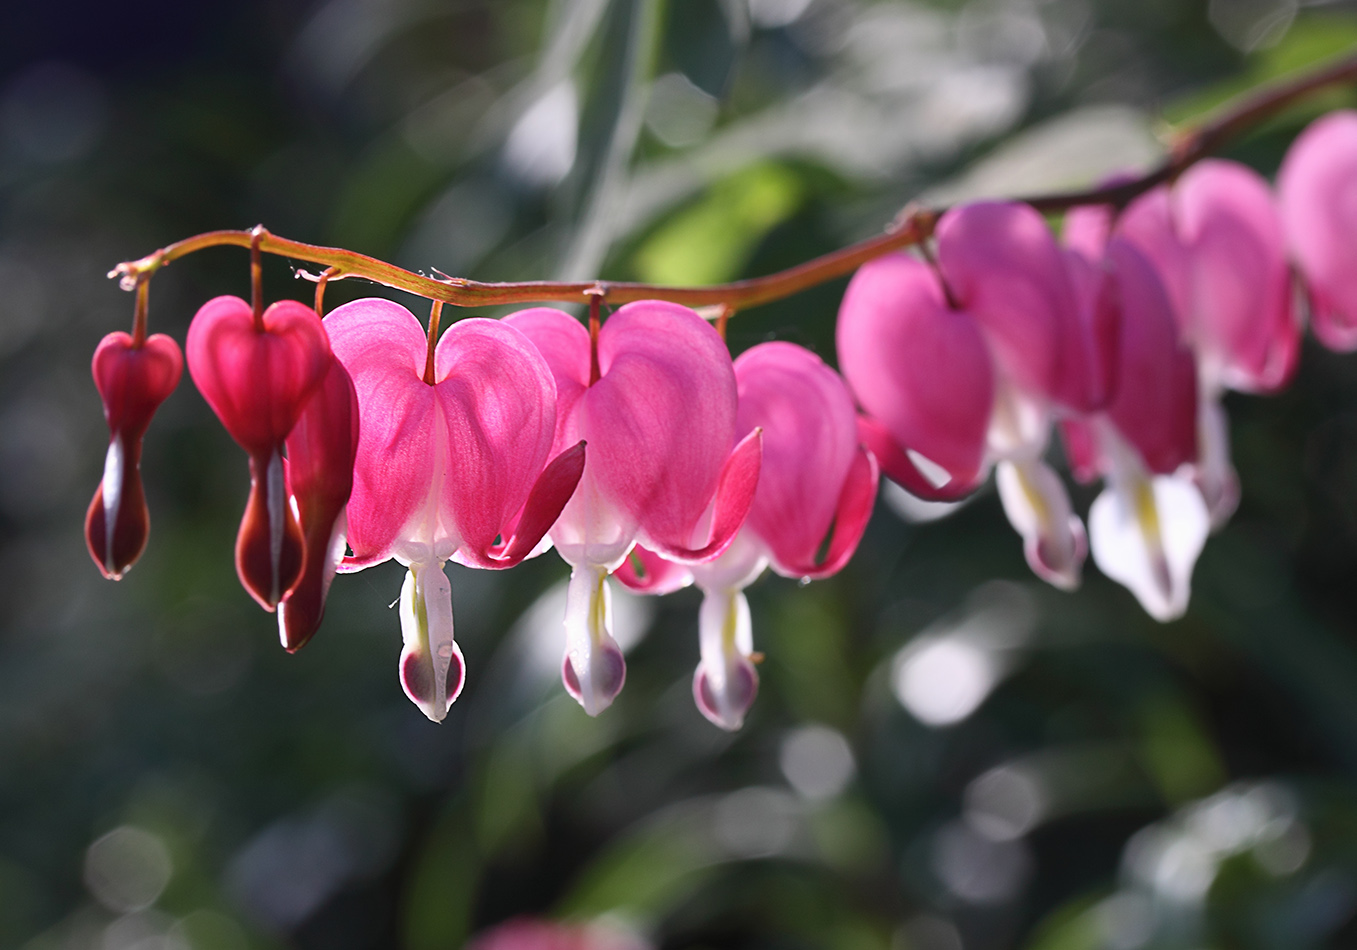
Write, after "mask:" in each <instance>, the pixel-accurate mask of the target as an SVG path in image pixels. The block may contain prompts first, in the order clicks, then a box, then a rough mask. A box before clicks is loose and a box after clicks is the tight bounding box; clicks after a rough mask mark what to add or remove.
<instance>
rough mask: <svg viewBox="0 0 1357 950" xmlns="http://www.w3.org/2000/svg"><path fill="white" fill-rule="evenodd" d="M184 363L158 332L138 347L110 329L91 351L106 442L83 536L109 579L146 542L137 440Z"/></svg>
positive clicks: (170, 342) (147, 518)
mask: <svg viewBox="0 0 1357 950" xmlns="http://www.w3.org/2000/svg"><path fill="white" fill-rule="evenodd" d="M183 368H184V358H183V356H182V354H181V353H180V352H179V344H177V343H175V342H174V340H172V339H170V338H169V337H167V336H164V335H162V334H159V333H157V334H156V335H154V336H152V337H150V338H149V339H147V340H146V341H145V342H144V343H143V344H142V345H141V346H140V347H137V346H133V344H132V338H131V337H130V336H128V335H127V334H126V333H121V332H119V333H110V334H108V336H106V337H104V338H103V340H101V341H100V343H99V346H98V348H97V349H95V351H94V359H93V360H92V361H91V363H90V370H91V373H92V374H93V376H94V384H95V386H96V387H97V388H98V390H99V398H100V399H101V400H102V401H103V404H104V418H105V419H106V420H107V421H108V431H109V443H108V452H107V455H106V457H105V460H104V477H103V479H102V480H101V481H100V482H99V487H98V488H97V489H96V490H95V492H94V498H93V500H91V502H90V506H89V509H88V510H87V512H86V514H85V542H86V544H87V546H88V547H89V552H90V557H92V558H93V559H94V563H95V564H97V565H98V566H99V570H100V571H101V572H102V573H103V575H104V576H105V577H107V578H110V579H111V580H118V579H119V578H121V577H122V575H123V574H124V573H125V572H126V571H127V570H128V568H130V567H131V566H132V565H133V564H134V563H136V560H137V558H139V557H141V552H142V551H143V550H145V548H146V541H147V538H148V537H149V535H150V530H151V520H150V513H149V512H148V511H147V509H146V498H145V494H144V493H143V491H142V485H141V471H140V467H141V440H142V437H143V436H144V435H145V433H146V428H147V426H149V425H150V422H151V416H152V415H153V414H154V413H155V411H156V409H157V408H158V407H159V406H160V404H161V403H162V402H164V401H165V399H166V398H167V397H168V396H169V394H170V393H171V392H173V391H174V387H175V386H177V385H178V384H179V377H180V376H181V375H182V373H183Z"/></svg>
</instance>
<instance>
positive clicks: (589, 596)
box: [561, 564, 627, 716]
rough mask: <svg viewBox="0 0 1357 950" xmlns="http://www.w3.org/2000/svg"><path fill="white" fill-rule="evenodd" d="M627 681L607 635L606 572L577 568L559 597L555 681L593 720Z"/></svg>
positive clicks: (592, 567)
mask: <svg viewBox="0 0 1357 950" xmlns="http://www.w3.org/2000/svg"><path fill="white" fill-rule="evenodd" d="M626 678H627V662H626V660H625V659H624V658H623V656H622V649H621V647H619V646H618V645H617V641H616V640H614V639H613V634H612V592H611V591H610V590H609V589H608V570H607V568H604V567H599V566H597V565H593V564H577V565H574V566H573V567H572V568H571V571H570V586H569V587H567V588H566V595H565V659H564V661H563V662H562V664H561V679H562V681H563V682H564V683H565V688H566V691H567V692H569V693H570V695H571V696H574V697H575V699H576V700H577V701H578V702H579V704H580V705H581V706H583V707H584V711H585V712H587V713H588V714H589V715H591V716H597V715H598V714H599V713H601V712H603V710H605V709H607V708H608V707H609V706H611V705H612V702H613V700H614V699H616V698H617V694H618V693H620V692H621V691H622V684H623V683H624V682H625V681H626Z"/></svg>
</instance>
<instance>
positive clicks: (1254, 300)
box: [1173, 159, 1300, 392]
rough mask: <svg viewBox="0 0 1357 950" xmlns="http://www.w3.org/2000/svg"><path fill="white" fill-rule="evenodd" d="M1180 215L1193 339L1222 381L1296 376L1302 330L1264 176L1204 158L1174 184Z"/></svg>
mask: <svg viewBox="0 0 1357 950" xmlns="http://www.w3.org/2000/svg"><path fill="white" fill-rule="evenodd" d="M1173 198H1174V212H1175V221H1176V224H1177V226H1178V229H1179V233H1180V234H1181V236H1182V239H1183V241H1184V243H1185V244H1186V245H1187V247H1188V248H1189V249H1190V254H1191V261H1192V299H1191V306H1192V317H1193V330H1194V339H1195V340H1196V341H1197V345H1198V347H1199V349H1200V352H1201V355H1202V358H1203V359H1205V360H1216V361H1219V364H1220V367H1221V370H1220V371H1221V374H1222V376H1221V381H1222V382H1223V383H1224V384H1225V385H1227V386H1229V387H1231V388H1233V389H1242V390H1247V391H1259V392H1269V391H1272V390H1276V389H1278V388H1280V387H1281V386H1284V385H1285V384H1286V383H1287V382H1289V381H1290V378H1291V374H1292V372H1293V371H1294V369H1295V365H1296V358H1297V355H1298V349H1299V340H1300V330H1299V327H1298V325H1297V323H1296V319H1295V315H1294V312H1293V301H1292V292H1291V275H1290V271H1289V270H1288V268H1287V263H1286V248H1285V242H1284V239H1283V236H1282V224H1281V218H1280V216H1279V215H1278V212H1277V208H1276V205H1275V203H1274V201H1273V197H1272V192H1271V189H1270V188H1269V187H1268V184H1267V182H1266V181H1265V180H1264V179H1263V177H1262V176H1261V175H1259V174H1258V173H1257V172H1255V171H1253V170H1252V169H1251V168H1248V167H1246V166H1244V165H1240V164H1238V163H1237V162H1228V161H1223V160H1219V159H1212V160H1207V161H1204V162H1199V163H1198V164H1197V165H1194V166H1193V167H1192V168H1190V169H1188V170H1187V171H1186V172H1185V173H1184V174H1183V177H1182V178H1180V179H1179V180H1178V183H1177V184H1176V185H1175V186H1174V192H1173Z"/></svg>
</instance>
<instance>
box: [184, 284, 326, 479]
mask: <svg viewBox="0 0 1357 950" xmlns="http://www.w3.org/2000/svg"><path fill="white" fill-rule="evenodd" d="M186 350H187V354H186V355H187V356H188V368H189V374H190V375H192V377H193V382H194V384H195V385H196V386H197V387H198V390H199V392H201V393H202V394H203V398H204V399H206V400H207V403H208V405H210V406H211V407H212V411H213V412H215V413H216V414H217V418H219V419H220V420H221V422H222V425H224V426H225V427H226V431H227V432H229V433H231V437H232V438H233V439H235V440H236V441H237V442H238V443H240V446H241V447H242V448H243V449H245V451H247V452H249V453H250V454H251V455H255V456H267V455H268V454H269V453H270V452H272V451H275V450H276V449H277V448H278V447H279V446H281V445H282V442H283V440H284V439H286V438H287V434H288V433H289V432H291V431H292V426H293V425H294V424H296V422H297V416H299V415H300V414H301V411H302V407H303V406H304V405H305V404H306V400H307V399H308V398H309V397H310V395H311V393H312V392H314V391H315V388H316V387H317V386H318V385H320V381H321V380H322V379H323V378H324V377H325V373H326V372H327V371H328V369H329V365H330V364H329V356H330V344H329V342H328V341H327V340H326V335H325V330H324V328H323V327H322V326H321V322H320V318H319V317H317V316H316V313H315V311H314V310H312V309H311V308H310V307H307V306H305V305H304V304H300V303H298V302H297V301H295V300H281V301H279V302H278V303H275V304H273V305H272V306H270V307H269V308H268V309H267V310H265V311H264V332H262V333H261V332H259V331H258V330H256V329H255V325H254V316H253V311H252V310H251V308H250V305H249V304H247V303H246V302H245V301H243V300H241V299H240V298H239V297H217V298H215V299H213V300H209V301H208V302H207V303H205V304H203V305H202V307H200V308H199V310H198V313H197V314H196V315H195V316H194V318H193V323H192V324H190V325H189V330H188V341H187V346H186Z"/></svg>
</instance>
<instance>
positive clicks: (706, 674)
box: [693, 587, 759, 731]
mask: <svg viewBox="0 0 1357 950" xmlns="http://www.w3.org/2000/svg"><path fill="white" fill-rule="evenodd" d="M697 624H698V641H699V646H700V649H701V660H700V661H699V662H698V665H697V671H696V673H695V674H694V675H693V699H694V700H696V702H697V708H698V709H699V710H701V712H702V715H704V716H706V717H707V718H708V719H709V720H711V721H712V722H713V723H715V724H716V725H718V726H720V727H721V728H722V729H729V730H732V731H733V730H736V729H739V728H740V726H742V725H743V724H744V717H745V713H747V712H748V711H749V707H750V706H751V705H752V704H753V702H754V696H755V694H757V692H758V688H759V676H758V673H757V672H756V671H755V669H754V664H753V662H752V661H751V660H750V656H751V655H752V654H753V652H754V632H753V625H752V624H751V622H750V619H749V601H748V600H747V599H746V598H745V596H744V591H743V590H741V589H739V588H734V587H728V588H724V589H716V590H706V591H704V596H703V598H702V609H701V610H700V611H699V612H698V617H697Z"/></svg>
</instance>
